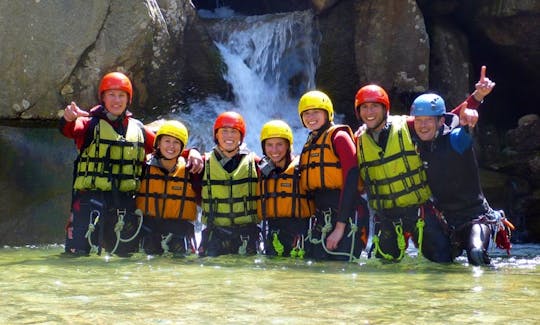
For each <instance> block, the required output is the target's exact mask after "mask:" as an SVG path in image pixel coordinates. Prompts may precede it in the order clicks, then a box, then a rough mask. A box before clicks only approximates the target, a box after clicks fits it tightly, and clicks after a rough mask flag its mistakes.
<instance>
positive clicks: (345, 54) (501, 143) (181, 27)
mask: <svg viewBox="0 0 540 325" xmlns="http://www.w3.org/2000/svg"><path fill="white" fill-rule="evenodd" d="M219 3H220V4H222V5H225V6H227V5H228V6H230V7H231V8H232V9H233V10H236V11H238V12H240V13H245V14H266V13H275V12H281V11H292V10H307V9H312V10H314V12H315V13H316V19H315V21H314V23H315V24H316V25H317V26H318V28H319V30H320V49H319V53H320V57H319V62H318V66H317V75H316V79H317V87H318V88H320V89H323V90H325V91H327V92H328V93H329V94H330V95H331V97H332V100H333V101H334V107H335V109H336V111H337V112H338V113H342V114H344V115H345V117H346V122H347V123H349V124H350V125H351V126H352V127H353V128H355V127H356V126H357V123H358V122H357V121H356V120H355V117H354V114H353V110H352V108H353V107H352V106H353V101H354V94H355V92H356V90H357V89H358V88H360V87H361V86H363V85H365V84H367V83H379V84H380V85H382V86H384V87H385V88H387V90H388V91H389V93H390V97H391V102H392V112H393V113H396V114H401V113H407V111H408V107H409V105H410V103H411V102H412V100H413V98H414V97H415V96H416V95H417V94H418V93H420V92H424V91H427V90H434V91H437V92H439V93H441V94H442V95H443V97H445V100H446V102H447V105H448V106H449V107H453V106H455V105H457V104H458V103H460V102H461V101H462V100H463V99H464V98H465V96H466V95H467V94H468V93H469V92H471V91H472V89H473V87H474V82H475V81H476V79H477V77H478V73H479V66H480V65H482V64H487V65H488V67H489V68H488V75H489V77H491V78H493V79H495V81H496V82H497V87H496V89H495V91H494V93H493V94H491V95H490V96H489V97H488V98H487V99H486V101H485V103H484V104H483V105H482V108H481V121H480V125H479V130H480V132H479V134H478V137H477V140H478V149H479V150H478V154H479V157H480V158H481V161H480V163H481V165H483V167H484V168H486V169H489V170H491V171H496V172H497V176H496V177H495V178H496V179H497V181H496V182H492V181H489V180H487V181H486V184H487V187H488V188H486V192H487V193H493V194H492V195H493V197H495V198H496V200H495V202H492V205H494V206H495V207H497V208H502V207H505V209H508V211H510V214H511V215H513V216H515V217H516V218H521V219H519V220H522V223H523V226H524V227H528V228H530V230H529V231H528V232H527V234H525V235H524V236H523V237H522V238H526V239H527V240H535V241H540V227H538V222H537V221H536V223H535V221H534V220H540V218H539V217H537V215H536V214H535V212H534V211H538V209H537V207H538V206H539V203H538V202H539V201H540V199H539V195H538V193H539V189H538V188H539V187H540V180H539V179H538V175H540V172H539V170H540V167H539V166H540V158H538V151H539V147H538V143H540V139H538V137H539V135H538V130H539V129H540V128H539V125H538V123H539V122H538V117H537V116H536V117H535V116H527V117H526V118H523V120H521V121H520V123H519V125H518V123H517V120H518V118H520V117H521V116H524V115H528V114H530V113H535V112H537V111H538V109H537V108H536V106H537V103H538V102H540V98H539V96H540V93H538V91H537V89H536V88H537V86H536V85H537V80H539V78H540V66H539V65H540V58H539V56H540V48H539V47H540V28H539V27H540V26H539V25H540V19H539V15H540V2H539V1H531V0H508V1H498V0H497V1H494V0H417V1H413V0H403V1H392V0H362V1H360V0H300V1H299V0H283V1H267V0H265V1H253V2H251V1H248V2H246V1H240V0H222V1H219ZM203 5H204V8H206V9H213V7H212V6H214V7H215V5H216V1H213V0H199V1H197V0H192V1H188V0H133V1H123V0H103V1H84V0H72V1H40V0H35V1H30V0H24V1H2V2H0V30H1V31H2V32H1V33H0V44H1V47H2V50H1V51H0V71H2V73H1V74H0V124H9V125H12V126H25V125H26V124H27V123H26V122H28V121H34V120H36V121H44V122H48V123H49V124H52V123H56V120H57V118H58V114H59V111H60V110H61V109H63V107H64V106H65V105H66V104H67V103H69V102H70V101H76V102H77V103H78V104H79V105H80V106H81V107H91V106H93V105H94V104H95V103H96V92H97V90H96V88H97V85H98V82H99V79H100V78H101V76H102V75H103V74H105V73H106V72H109V71H112V70H120V71H125V72H126V73H127V74H128V75H129V77H130V78H131V79H132V81H133V84H134V88H135V96H134V103H133V106H132V107H131V110H132V111H134V113H135V116H136V117H139V118H140V119H142V120H143V121H145V122H150V121H151V120H153V119H154V118H155V117H157V116H159V115H161V114H162V113H164V112H168V111H171V110H176V109H182V108H183V107H184V106H185V105H186V103H187V102H188V101H191V100H196V99H200V98H205V97H207V96H209V95H214V94H215V95H218V96H221V97H224V98H226V97H228V96H230V91H229V85H227V83H226V82H225V81H224V80H223V76H222V72H223V70H224V69H225V67H224V65H223V63H222V60H221V57H220V54H219V52H218V51H217V49H216V48H215V46H214V44H213V42H212V40H211V39H210V37H209V36H208V32H207V30H206V27H205V24H204V23H202V22H201V20H200V18H199V17H198V15H197V12H196V9H200V8H202V6H203ZM195 6H196V7H197V8H195ZM509 108H511V109H509ZM501 117H502V118H501ZM516 125H518V127H517V128H516ZM501 128H502V129H501ZM505 128H506V129H505ZM510 128H512V130H510V131H508V133H506V131H507V130H508V129H510ZM49 131H50V132H52V134H54V135H51V133H46V131H44V130H40V129H35V130H34V129H19V128H5V127H2V129H1V130H0V151H1V152H2V158H3V159H2V161H1V162H0V170H1V173H0V188H2V189H3V190H4V191H7V193H10V195H9V196H3V197H2V199H1V200H0V201H1V202H0V204H1V206H0V213H1V214H0V229H4V230H6V231H5V232H3V233H0V243H2V244H13V243H16V244H22V243H33V242H34V243H35V242H51V241H56V240H61V239H62V238H61V237H62V236H63V234H62V233H61V231H60V232H58V231H57V233H55V234H52V235H51V234H49V235H44V233H43V229H45V228H46V227H52V228H54V229H56V230H58V229H59V228H61V225H62V224H63V223H64V221H65V217H67V215H66V213H67V212H66V211H67V206H68V205H69V202H68V201H69V193H68V191H69V190H68V189H69V187H70V182H71V179H70V178H71V177H70V174H69V173H71V168H72V166H71V161H72V158H73V157H72V155H73V154H74V153H73V145H72V144H71V143H70V141H66V140H65V139H63V138H61V137H59V136H57V131H56V130H49ZM499 134H500V135H504V134H507V135H506V137H505V136H499ZM505 146H506V147H505ZM29 147H30V148H35V147H38V148H41V147H44V148H48V149H47V150H48V151H46V152H45V151H41V149H39V150H36V152H35V153H34V152H31V151H33V150H30V151H29V149H28V148H29ZM55 150H58V151H55ZM51 152H52V153H51ZM6 157H8V158H6ZM40 157H47V158H45V159H43V161H41V159H40ZM49 157H51V159H52V157H69V159H67V158H66V159H67V160H64V159H60V160H54V159H53V160H51V161H48V160H47V159H49ZM29 170H31V171H32V172H31V173H30V172H28V171H29ZM52 173H54V174H55V175H63V176H61V177H55V179H54V181H49V182H48V181H47V180H48V179H49V178H50V177H49V176H50V175H51V174H52ZM501 173H502V174H505V175H511V177H507V176H500V175H499V174H501ZM23 184H24V185H23ZM501 184H505V185H501ZM517 184H521V185H519V186H517ZM523 184H526V185H523ZM501 186H502V187H504V191H501V190H500V187H501ZM35 188H39V189H40V190H39V191H37V192H34V191H35ZM60 188H62V190H60ZM502 192H504V195H501V193H502ZM29 194H31V195H32V196H33V197H35V198H38V200H32V201H31V203H30V204H29V203H28V200H27V197H28V195H29ZM44 215H47V218H51V220H52V221H51V220H49V221H48V222H45V223H43V220H46V218H43V216H44ZM45 225H47V226H45ZM14 229H21V232H17V231H16V230H14ZM12 230H13V231H12Z"/></svg>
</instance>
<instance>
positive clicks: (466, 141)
mask: <svg viewBox="0 0 540 325" xmlns="http://www.w3.org/2000/svg"><path fill="white" fill-rule="evenodd" d="M472 142H473V141H472V136H471V134H470V133H469V127H458V128H455V129H454V130H452V132H450V145H451V146H452V149H454V150H455V151H456V152H458V153H459V154H462V153H464V152H465V150H467V149H469V148H470V147H471V146H472Z"/></svg>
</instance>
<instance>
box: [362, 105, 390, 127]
mask: <svg viewBox="0 0 540 325" xmlns="http://www.w3.org/2000/svg"><path fill="white" fill-rule="evenodd" d="M357 109H358V111H359V113H360V118H361V119H362V122H364V123H365V124H366V126H367V127H368V129H372V130H375V131H379V130H381V129H382V128H383V127H384V123H383V122H384V120H385V119H386V108H385V107H384V105H383V104H381V103H363V104H361V105H360V106H359V107H358V108H357Z"/></svg>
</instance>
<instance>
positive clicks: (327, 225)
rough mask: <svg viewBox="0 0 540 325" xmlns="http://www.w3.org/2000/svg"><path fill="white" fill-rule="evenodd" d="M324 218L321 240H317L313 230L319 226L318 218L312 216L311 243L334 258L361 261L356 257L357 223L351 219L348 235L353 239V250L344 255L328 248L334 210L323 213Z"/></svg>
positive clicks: (309, 237) (309, 236)
mask: <svg viewBox="0 0 540 325" xmlns="http://www.w3.org/2000/svg"><path fill="white" fill-rule="evenodd" d="M322 214H323V217H324V225H323V226H322V227H321V238H319V239H317V238H314V236H313V229H314V228H316V224H317V217H316V216H315V215H314V216H311V219H310V221H309V229H308V238H307V240H309V242H310V243H311V244H314V245H317V244H320V245H321V246H322V248H323V249H324V251H325V252H326V253H327V254H329V255H334V256H347V257H348V258H349V262H356V261H357V260H359V258H360V257H356V256H354V244H355V239H356V233H357V232H358V226H357V225H356V223H355V222H353V221H352V219H351V218H349V225H350V228H351V230H350V231H349V233H348V234H347V237H351V250H350V252H349V253H342V252H334V251H331V250H329V249H328V248H326V236H327V234H328V233H330V232H331V231H332V209H331V208H328V209H327V210H324V211H322Z"/></svg>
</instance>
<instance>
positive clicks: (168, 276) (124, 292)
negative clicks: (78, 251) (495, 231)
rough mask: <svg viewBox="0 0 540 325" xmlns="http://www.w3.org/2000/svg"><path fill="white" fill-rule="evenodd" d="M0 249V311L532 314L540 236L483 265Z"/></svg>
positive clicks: (300, 317) (484, 319) (111, 315)
mask: <svg viewBox="0 0 540 325" xmlns="http://www.w3.org/2000/svg"><path fill="white" fill-rule="evenodd" d="M62 251H63V248H62V247H60V246H48V247H38V248H4V249H1V250H0V270H1V276H2V277H1V280H0V297H1V299H2V302H3V304H2V306H1V307H0V322H2V323H4V324H13V323H77V324H80V323H88V324H90V323H92V324H95V323H98V324H103V323H115V324H116V323H124V324H133V323H137V324H142V323H145V324H146V323H149V324H177V323H182V324H184V323H194V324H216V323H233V324H240V323H242V324H244V323H247V324H253V323H263V324H305V323H308V322H309V323H325V322H332V323H348V324H352V323H355V324H358V323H370V324H385V323H408V324H412V323H420V324H423V323H430V324H447V323H460V324H464V323H468V324H472V323H490V324H494V323H498V324H502V323H514V324H525V323H527V324H529V323H538V322H540V316H539V315H538V312H537V309H538V306H540V276H539V275H540V271H539V265H540V246H539V245H515V247H514V249H513V250H512V253H513V256H512V257H510V258H508V257H506V256H503V255H496V254H497V253H498V252H497V251H495V252H493V255H494V256H495V257H494V260H493V266H492V267H471V266H468V265H467V264H466V259H465V258H463V259H460V260H459V261H458V263H454V264H452V265H447V266H444V265H438V264H434V263H431V262H428V261H425V260H417V259H415V258H410V257H407V258H406V259H405V260H404V261H402V263H400V264H385V265H383V264H381V263H380V262H379V261H377V260H374V259H369V260H368V259H363V260H362V261H361V263H359V264H350V263H341V262H314V261H303V260H291V259H278V258H274V259H271V258H266V257H262V256H254V257H245V258H244V257H238V256H222V257H218V258H198V257H195V256H191V257H187V258H183V259H175V258H171V257H167V256H163V257H155V258H149V257H147V256H146V255H144V254H139V255H136V256H133V257H131V258H126V259H122V258H117V257H112V258H106V257H103V256H101V257H100V256H95V255H94V256H90V257H87V258H64V257H60V252H62Z"/></svg>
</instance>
